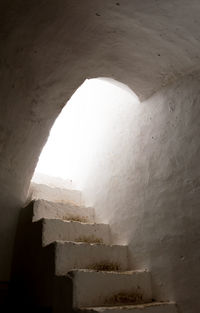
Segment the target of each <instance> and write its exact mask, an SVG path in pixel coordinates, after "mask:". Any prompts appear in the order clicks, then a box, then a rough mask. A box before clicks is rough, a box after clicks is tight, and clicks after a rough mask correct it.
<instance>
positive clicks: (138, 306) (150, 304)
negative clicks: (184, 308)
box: [77, 301, 176, 311]
mask: <svg viewBox="0 0 200 313" xmlns="http://www.w3.org/2000/svg"><path fill="white" fill-rule="evenodd" d="M162 305H166V306H167V305H174V306H176V302H174V301H156V302H149V303H144V304H133V305H132V304H128V305H111V306H98V307H82V306H81V307H79V308H77V309H78V310H80V311H82V310H85V311H87V310H88V311H89V310H91V311H92V310H94V311H95V310H113V309H114V310H115V309H116V310H119V309H128V310H130V309H138V308H141V309H143V308H145V307H156V306H162Z"/></svg>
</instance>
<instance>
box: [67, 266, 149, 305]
mask: <svg viewBox="0 0 200 313" xmlns="http://www.w3.org/2000/svg"><path fill="white" fill-rule="evenodd" d="M69 275H70V277H71V278H72V280H73V306H74V307H75V308H80V307H82V306H83V307H88V306H89V307H90V306H105V305H109V306H110V305H124V304H134V303H147V302H150V301H152V291H151V276H150V273H149V272H148V271H126V272H117V271H116V272H108V271H91V270H74V271H71V272H70V273H69Z"/></svg>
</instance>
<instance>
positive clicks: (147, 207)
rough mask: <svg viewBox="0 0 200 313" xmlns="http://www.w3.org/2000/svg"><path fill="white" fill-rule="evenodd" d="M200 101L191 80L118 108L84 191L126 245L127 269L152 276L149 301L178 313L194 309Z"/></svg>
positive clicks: (199, 274)
mask: <svg viewBox="0 0 200 313" xmlns="http://www.w3.org/2000/svg"><path fill="white" fill-rule="evenodd" d="M199 103H200V93H199V77H192V76H188V77H186V78H184V79H182V80H180V81H178V82H176V83H174V84H173V85H171V86H168V87H165V88H164V89H162V90H160V91H159V92H158V93H156V94H155V95H153V96H152V97H151V98H150V99H148V100H147V101H145V102H143V103H140V104H139V103H134V104H133V103H132V104H130V103H129V104H128V106H129V110H127V111H126V110H125V108H126V106H127V103H123V104H122V105H121V112H120V114H119V115H118V116H117V119H116V127H115V129H113V134H114V133H115V136H113V137H114V138H115V140H114V142H113V143H112V145H108V146H107V151H106V154H105V155H98V154H97V155H96V156H95V160H94V163H93V166H92V168H91V171H90V172H88V173H87V174H88V176H87V181H86V182H85V186H84V194H85V197H86V200H88V203H89V204H90V205H91V204H92V205H94V206H95V208H96V212H97V216H98V220H99V221H104V222H107V223H110V224H111V228H112V231H113V234H114V237H115V240H116V241H117V242H121V243H126V242H127V243H128V244H129V247H130V251H129V252H130V255H131V263H132V266H133V268H138V269H139V268H148V269H150V270H151V271H152V277H153V283H154V291H155V295H154V296H155V297H156V298H158V299H159V298H160V299H162V300H168V299H170V300H175V301H177V303H178V305H179V307H180V310H181V312H182V313H188V312H190V313H196V312H198V311H199V310H200V301H199V285H200V267H199V260H200V249H199V247H200V227H199V225H200V211H199V205H200V193H199V190H200V179H199V174H200V162H199V160H200V140H199V135H200V120H199V117H200V106H199ZM109 135H110V133H108V134H107V137H109ZM107 140H108V139H107V138H106V141H107Z"/></svg>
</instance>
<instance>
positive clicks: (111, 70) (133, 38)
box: [0, 0, 200, 280]
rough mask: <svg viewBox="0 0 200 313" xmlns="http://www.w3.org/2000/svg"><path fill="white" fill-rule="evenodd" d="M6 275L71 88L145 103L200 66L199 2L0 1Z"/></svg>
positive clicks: (0, 199) (1, 237) (0, 170)
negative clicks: (107, 87) (97, 80)
mask: <svg viewBox="0 0 200 313" xmlns="http://www.w3.org/2000/svg"><path fill="white" fill-rule="evenodd" d="M0 12H1V14H0V15H1V16H0V23H1V25H0V26H1V27H0V29H1V30H0V40H1V72H0V86H1V88H0V99H1V106H0V221H1V225H0V226H1V227H0V279H1V280H7V279H9V268H10V262H11V255H12V247H13V240H14V233H15V227H16V223H17V216H18V212H19V209H20V206H21V205H22V204H23V202H24V200H25V195H26V191H27V188H28V184H29V181H30V178H31V176H32V173H33V171H34V167H35V165H36V162H37V159H38V156H39V154H40V151H41V149H42V146H43V145H44V143H45V141H46V138H47V136H48V132H49V129H50V127H51V125H52V123H53V121H54V120H55V118H56V116H57V115H58V113H59V112H60V110H61V108H62V107H63V105H64V104H65V103H66V101H67V100H68V99H69V97H70V96H71V95H72V93H73V91H75V90H76V88H77V87H78V86H80V85H81V83H82V82H83V81H84V79H85V78H90V77H99V76H101V77H106V76H107V77H112V78H115V79H116V80H118V81H121V82H123V83H125V84H127V85H128V86H129V87H131V88H133V90H134V91H135V92H136V94H137V95H138V96H139V97H140V98H147V97H148V96H149V95H151V94H153V92H155V91H156V90H158V89H159V88H160V87H161V86H163V85H165V84H167V83H168V82H169V81H172V80H174V79H176V78H177V77H179V76H181V75H184V74H185V73H187V72H192V71H193V69H194V68H195V69H196V68H199V49H200V43H199V36H200V34H199V23H200V22H199V13H200V5H199V1H198V0H192V1H189V2H188V0H171V1H165V0H160V1H149V0H144V1H141V0H122V1H117V2H116V1H113V0H109V1H108V0H84V1H81V0H68V1H66V0H58V1H55V0H30V1H26V0H15V1H12V0H1V2H0Z"/></svg>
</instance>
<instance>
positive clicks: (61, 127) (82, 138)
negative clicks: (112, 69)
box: [32, 78, 139, 190]
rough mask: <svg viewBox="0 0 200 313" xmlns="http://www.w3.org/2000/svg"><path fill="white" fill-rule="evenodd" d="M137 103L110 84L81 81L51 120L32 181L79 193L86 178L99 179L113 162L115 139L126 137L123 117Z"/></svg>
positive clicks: (123, 89)
mask: <svg viewBox="0 0 200 313" xmlns="http://www.w3.org/2000/svg"><path fill="white" fill-rule="evenodd" d="M137 103H139V100H138V97H137V96H136V95H135V93H133V91H132V90H131V89H130V88H129V87H128V86H126V85H124V84H122V83H120V82H118V81H116V80H113V79H110V78H94V79H86V80H85V81H84V83H83V84H82V85H81V86H80V87H79V88H78V89H77V91H76V92H75V93H74V94H73V96H72V97H71V99H70V100H69V101H68V103H67V105H66V106H65V107H64V108H63V110H62V112H61V113H60V115H59V116H58V118H57V119H56V121H55V123H54V125H53V127H52V129H51V132H50V135H49V138H48V141H47V143H46V145H45V146H44V148H43V151H42V153H41V155H40V158H39V161H38V164H37V167H36V169H35V173H34V176H33V178H32V182H34V183H39V184H45V185H49V186H51V187H59V188H60V187H61V188H67V189H79V190H84V188H85V187H86V185H87V184H88V181H89V180H90V177H91V176H93V177H95V176H96V177H99V174H98V172H99V171H102V168H103V167H104V164H106V163H107V162H110V160H111V159H114V158H115V154H116V150H117V149H119V148H120V147H119V141H120V140H123V136H126V133H127V134H128V127H129V126H128V125H129V122H128V121H127V120H125V119H126V118H127V116H129V115H130V114H131V110H132V109H133V104H137ZM111 163H112V162H111ZM114 164H115V161H114V162H113V163H112V164H111V168H112V167H114ZM111 170H113V171H115V170H114V168H113V169H111ZM104 175H105V173H104ZM101 179H102V183H103V180H104V179H105V177H101Z"/></svg>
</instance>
